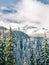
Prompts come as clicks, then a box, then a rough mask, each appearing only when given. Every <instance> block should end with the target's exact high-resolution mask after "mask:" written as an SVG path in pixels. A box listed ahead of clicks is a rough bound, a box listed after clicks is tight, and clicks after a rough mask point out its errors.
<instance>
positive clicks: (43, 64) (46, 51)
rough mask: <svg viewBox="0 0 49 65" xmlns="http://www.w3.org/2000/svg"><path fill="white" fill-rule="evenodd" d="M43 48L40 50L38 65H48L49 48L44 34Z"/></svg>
mask: <svg viewBox="0 0 49 65" xmlns="http://www.w3.org/2000/svg"><path fill="white" fill-rule="evenodd" d="M43 44H44V45H43V48H42V50H41V56H40V62H39V63H40V65H49V64H48V63H49V62H47V61H48V59H49V48H48V41H47V38H46V34H44V42H43Z"/></svg>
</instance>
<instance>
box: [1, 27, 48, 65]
mask: <svg viewBox="0 0 49 65" xmlns="http://www.w3.org/2000/svg"><path fill="white" fill-rule="evenodd" d="M0 30H1V32H0V65H49V38H47V37H46V33H44V37H42V36H36V37H33V36H32V37H29V36H28V35H27V34H25V33H23V32H21V31H13V30H12V29H11V27H9V29H6V28H3V27H1V28H0Z"/></svg>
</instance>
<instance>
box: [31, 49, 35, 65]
mask: <svg viewBox="0 0 49 65" xmlns="http://www.w3.org/2000/svg"><path fill="white" fill-rule="evenodd" d="M30 61H31V65H35V64H34V52H33V48H32V51H31V56H30Z"/></svg>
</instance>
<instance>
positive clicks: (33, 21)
mask: <svg viewBox="0 0 49 65" xmlns="http://www.w3.org/2000/svg"><path fill="white" fill-rule="evenodd" d="M5 10H6V11H7V13H9V12H8V11H10V13H9V14H4V13H3V12H2V13H1V12H0V18H1V19H3V20H4V21H7V22H9V24H11V25H13V26H14V27H17V26H19V27H24V26H25V25H30V26H35V27H38V28H39V29H40V28H42V27H44V28H48V29H49V5H46V4H43V3H41V2H39V1H37V0H21V1H20V2H19V3H17V4H16V5H14V7H13V9H12V13H11V9H9V10H8V9H6V8H5ZM13 10H14V11H16V12H14V13H13ZM3 11H4V8H3ZM6 11H4V12H6ZM15 24H16V25H17V26H16V25H15Z"/></svg>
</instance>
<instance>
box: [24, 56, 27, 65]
mask: <svg viewBox="0 0 49 65" xmlns="http://www.w3.org/2000/svg"><path fill="white" fill-rule="evenodd" d="M23 65H27V63H26V57H25V58H24V63H23Z"/></svg>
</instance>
